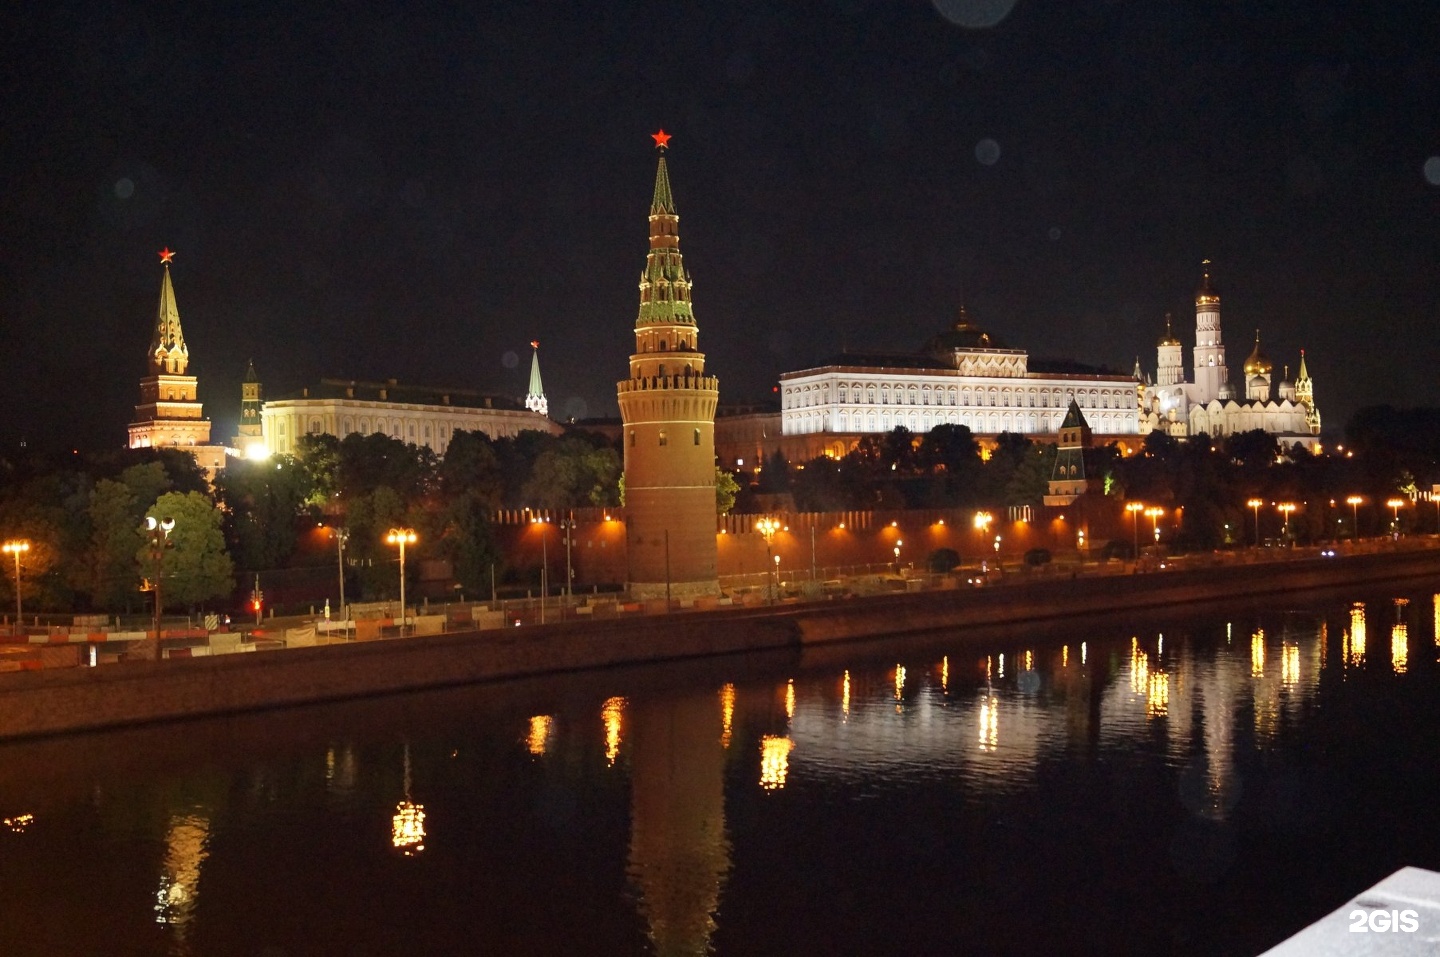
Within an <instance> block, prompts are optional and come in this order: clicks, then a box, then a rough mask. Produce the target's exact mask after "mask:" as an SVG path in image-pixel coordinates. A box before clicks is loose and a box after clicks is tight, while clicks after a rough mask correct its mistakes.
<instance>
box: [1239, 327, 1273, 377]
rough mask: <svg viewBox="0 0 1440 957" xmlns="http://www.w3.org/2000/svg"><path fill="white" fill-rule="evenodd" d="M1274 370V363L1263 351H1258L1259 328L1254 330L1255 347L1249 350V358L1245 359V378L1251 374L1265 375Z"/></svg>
mask: <svg viewBox="0 0 1440 957" xmlns="http://www.w3.org/2000/svg"><path fill="white" fill-rule="evenodd" d="M1273 371H1275V363H1273V362H1271V361H1270V360H1269V359H1268V358H1266V356H1265V353H1263V352H1261V351H1260V330H1259V329H1256V330H1255V348H1254V349H1252V350H1251V351H1250V358H1248V359H1246V360H1245V378H1247V379H1248V378H1250V377H1251V376H1253V375H1266V376H1268V375H1269V374H1270V373H1271V372H1273Z"/></svg>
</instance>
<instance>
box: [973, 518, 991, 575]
mask: <svg viewBox="0 0 1440 957" xmlns="http://www.w3.org/2000/svg"><path fill="white" fill-rule="evenodd" d="M991 521H993V517H992V516H991V515H990V513H989V512H976V513H975V520H974V522H973V524H974V526H975V531H977V532H979V533H980V548H981V549H982V551H981V553H980V554H981V555H982V556H983V555H984V554H985V553H984V551H983V549H984V548H985V539H986V538H987V537H989V534H990V523H991ZM980 564H981V565H984V564H985V562H984V560H983V557H982V560H981V562H980Z"/></svg>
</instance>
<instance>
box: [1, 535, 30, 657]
mask: <svg viewBox="0 0 1440 957" xmlns="http://www.w3.org/2000/svg"><path fill="white" fill-rule="evenodd" d="M0 548H3V550H4V552H5V554H7V555H14V556H15V633H16V634H19V633H20V629H21V628H22V627H23V625H24V622H22V621H21V619H20V614H21V610H20V556H21V555H22V554H23V553H25V552H28V551H29V550H30V543H29V542H28V541H26V540H25V539H23V538H21V539H16V540H14V541H9V542H6V543H5V544H4V545H3V546H0Z"/></svg>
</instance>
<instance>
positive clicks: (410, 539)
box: [385, 528, 417, 638]
mask: <svg viewBox="0 0 1440 957" xmlns="http://www.w3.org/2000/svg"><path fill="white" fill-rule="evenodd" d="M416 541H417V538H416V535H415V529H413V528H392V529H390V533H389V534H388V535H386V536H385V544H387V545H399V546H400V637H401V638H404V637H405V546H406V545H414V544H415V542H416Z"/></svg>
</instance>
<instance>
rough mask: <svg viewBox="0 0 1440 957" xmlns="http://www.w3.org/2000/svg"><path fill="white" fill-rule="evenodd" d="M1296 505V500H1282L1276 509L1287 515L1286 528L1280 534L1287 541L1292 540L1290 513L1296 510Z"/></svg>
mask: <svg viewBox="0 0 1440 957" xmlns="http://www.w3.org/2000/svg"><path fill="white" fill-rule="evenodd" d="M1296 507H1297V506H1296V505H1295V503H1294V502H1281V503H1280V504H1279V505H1277V506H1275V508H1276V510H1277V511H1278V512H1280V514H1282V515H1284V516H1285V530H1284V531H1283V532H1281V533H1280V534H1281V535H1282V536H1283V537H1284V538H1285V540H1286V541H1289V540H1290V513H1292V512H1294V511H1295V509H1296Z"/></svg>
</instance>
